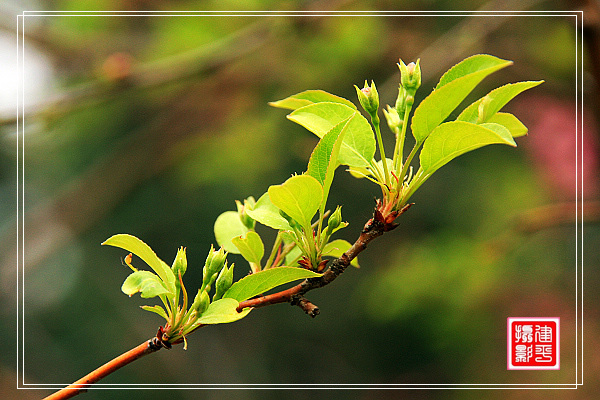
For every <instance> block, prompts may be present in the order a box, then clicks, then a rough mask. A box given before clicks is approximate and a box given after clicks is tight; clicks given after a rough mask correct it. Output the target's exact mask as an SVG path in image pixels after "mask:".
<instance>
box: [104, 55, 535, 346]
mask: <svg viewBox="0 0 600 400" xmlns="http://www.w3.org/2000/svg"><path fill="white" fill-rule="evenodd" d="M511 64H512V62H511V61H507V60H502V59H500V58H497V57H494V56H490V55H475V56H472V57H469V58H467V59H465V60H463V61H461V62H460V63H458V64H457V65H455V66H454V67H452V68H450V69H449V70H448V71H447V72H446V73H445V74H444V75H443V76H442V77H441V79H440V81H439V83H438V84H437V85H436V87H435V88H434V90H433V91H432V92H431V93H430V94H429V95H428V96H427V97H426V98H425V99H424V100H423V101H422V102H421V103H420V104H419V106H418V107H417V108H416V109H415V111H414V113H413V115H412V118H411V117H410V116H411V111H412V107H413V104H414V96H415V93H416V91H417V90H418V89H419V87H420V85H421V70H420V63H419V61H417V62H416V63H410V64H408V65H405V64H404V63H403V62H402V61H401V60H400V63H399V64H398V66H399V68H400V72H401V79H400V84H399V87H398V97H397V99H396V103H395V105H394V107H390V106H387V108H386V109H384V110H383V113H384V116H385V119H386V121H387V125H388V127H389V128H390V130H391V131H392V133H393V134H394V135H395V139H396V142H395V146H394V150H393V152H392V158H387V157H386V156H385V149H384V148H383V141H382V137H381V131H380V119H379V96H378V94H377V89H376V87H375V83H374V82H371V85H368V84H367V83H366V82H365V87H364V88H363V89H359V88H358V87H356V90H357V93H358V99H359V102H360V104H361V105H362V107H363V108H364V109H365V111H366V112H367V113H368V115H369V118H370V121H369V120H367V118H365V117H364V116H363V115H361V113H360V111H359V110H358V107H357V106H356V105H355V104H354V103H352V102H351V101H349V100H346V99H344V98H341V97H339V96H336V95H333V94H331V93H327V92H325V91H322V90H307V91H304V92H301V93H298V94H296V95H293V96H290V97H287V98H285V99H283V100H279V101H276V102H273V103H270V104H271V105H272V106H274V107H279V108H284V109H288V110H291V111H292V112H291V113H290V114H289V115H288V116H287V118H288V119H289V120H291V121H293V122H295V123H297V124H300V125H302V126H304V127H305V128H306V129H308V130H309V131H311V132H312V133H314V134H315V135H316V136H318V137H319V138H320V140H319V142H318V144H317V145H316V147H315V149H314V150H313V152H312V154H311V156H310V159H309V162H308V165H307V168H306V171H305V172H304V173H302V174H299V175H293V176H291V177H290V178H289V179H287V180H286V181H285V182H283V183H281V184H277V185H272V186H270V187H269V188H268V190H267V192H266V193H264V194H263V195H262V196H260V197H259V198H258V200H255V199H254V198H253V197H248V198H247V199H245V200H244V201H243V203H242V202H240V201H236V204H237V210H236V211H225V212H224V213H223V214H221V215H220V216H219V217H218V218H217V220H216V221H215V225H214V233H215V238H216V241H217V243H218V244H219V245H220V246H221V247H220V249H219V250H214V249H213V248H211V250H210V251H209V254H208V256H207V259H206V261H205V264H204V267H203V280H202V282H201V284H200V289H198V292H197V294H196V296H195V297H194V299H193V300H190V299H188V294H187V291H186V289H185V286H184V284H183V279H182V278H183V275H184V274H185V272H186V270H187V258H186V254H185V249H183V248H181V249H180V250H179V251H178V253H177V256H176V257H175V260H174V262H173V264H172V266H171V267H169V266H168V265H167V264H166V263H165V262H163V261H162V260H161V259H160V258H158V256H157V255H156V254H155V253H154V252H153V251H152V249H151V248H150V247H149V246H148V245H147V244H145V243H144V242H142V241H141V240H140V239H138V238H136V237H134V236H131V235H123V234H121V235H115V236H113V237H111V238H109V239H108V240H107V241H106V242H104V243H103V244H106V245H111V246H115V247H119V248H122V249H124V250H127V251H129V252H130V254H129V255H128V256H127V257H126V258H125V262H126V264H127V265H128V266H129V267H130V268H131V269H132V270H133V273H132V274H130V275H129V277H127V279H126V280H125V282H124V283H123V286H122V290H123V292H124V293H125V294H128V295H129V296H131V295H133V294H135V293H138V292H139V293H140V294H141V296H142V297H143V298H152V297H159V298H160V300H161V301H162V306H159V305H155V306H143V307H142V308H143V309H145V310H148V311H151V312H154V313H156V314H158V315H160V316H161V317H163V318H164V319H165V320H166V324H165V326H164V328H161V329H162V338H161V340H162V341H163V343H165V344H168V345H170V344H171V343H178V342H181V341H186V335H188V334H189V333H191V332H192V331H193V330H195V329H197V328H198V327H200V326H203V325H208V324H219V323H228V322H233V321H236V320H239V319H241V318H243V317H245V316H246V315H248V313H249V312H250V311H251V308H250V307H246V308H243V306H241V305H240V303H241V302H243V301H245V300H248V299H251V298H253V297H255V296H258V295H262V294H264V293H265V292H267V291H269V290H271V289H273V288H276V287H279V286H281V285H283V284H286V283H289V282H292V281H296V280H299V279H307V278H315V277H319V276H321V272H323V271H324V270H325V269H326V267H327V263H328V262H329V261H330V258H331V257H333V258H339V257H341V256H342V255H343V254H344V253H346V252H347V251H348V250H349V249H350V248H351V247H352V246H351V244H350V243H349V242H347V241H345V240H342V239H335V240H332V236H333V234H334V233H336V232H337V231H338V230H340V229H342V228H345V227H346V226H347V225H348V224H347V223H345V222H343V220H342V215H341V207H339V206H337V207H336V208H335V210H334V211H333V213H331V212H330V211H328V210H327V200H328V197H329V193H330V190H331V187H332V183H333V178H334V174H335V171H336V169H337V168H338V167H339V166H340V165H344V166H346V167H347V168H348V171H349V172H350V173H352V175H354V176H356V177H359V178H367V179H369V180H371V181H373V182H375V183H376V184H377V185H379V186H380V188H381V190H382V198H381V199H380V200H378V203H377V208H376V212H375V218H376V219H379V222H380V223H382V224H384V226H385V227H386V228H385V229H384V231H385V230H388V229H391V228H393V227H394V226H395V224H394V220H395V218H396V217H397V216H398V215H399V214H400V213H402V212H403V210H405V209H406V207H407V206H408V200H409V199H410V198H411V196H412V195H413V194H414V193H415V191H416V190H417V189H418V188H419V187H420V186H421V185H422V184H423V183H424V182H425V181H426V180H427V179H429V177H431V175H432V174H433V173H435V172H436V171H437V170H438V169H439V168H441V167H442V166H444V165H445V164H447V163H448V162H450V161H451V160H453V159H454V158H456V157H458V156H460V155H461V154H464V153H466V152H469V151H471V150H474V149H477V148H480V147H482V146H486V145H489V144H507V145H510V146H516V143H515V141H514V138H515V137H518V136H522V135H525V134H526V133H527V128H526V127H525V126H524V125H523V124H522V123H521V122H520V121H519V120H518V119H517V117H515V116H514V115H513V114H508V113H503V112H500V110H501V109H502V107H503V106H504V105H505V104H506V103H508V102H509V101H510V100H511V99H512V98H514V97H515V96H517V95H518V94H519V93H521V92H523V91H524V90H527V89H530V88H532V87H534V86H537V85H539V84H540V83H541V82H542V81H528V82H518V83H514V84H508V85H504V86H502V87H499V88H497V89H494V90H492V91H491V92H490V93H488V94H487V95H486V96H484V97H482V98H480V99H479V100H477V101H475V102H473V103H472V104H471V105H469V106H467V107H466V108H465V109H464V110H463V111H462V112H461V113H460V114H459V115H458V117H457V118H456V119H455V120H453V121H448V120H447V119H448V117H449V115H450V114H451V113H452V112H453V111H454V110H455V109H456V108H457V107H458V105H459V104H461V103H462V101H463V100H464V99H465V98H466V97H467V96H468V94H469V93H470V92H471V91H472V90H473V89H474V88H475V87H476V86H477V85H478V84H479V83H480V82H481V81H482V80H483V79H484V78H485V77H486V76H488V75H490V74H491V73H493V72H495V71H498V70H500V69H502V68H505V67H507V66H509V65H511ZM409 120H410V121H409ZM409 126H410V131H411V133H412V135H413V137H414V139H415V144H414V146H413V148H412V149H411V150H410V152H409V153H408V155H407V156H406V157H405V155H404V142H405V138H406V135H407V131H408V127H409ZM377 151H378V152H379V156H380V157H379V159H377V158H376V156H375V154H376V152H377ZM417 154H419V166H418V168H417V170H416V172H413V166H412V165H411V163H412V161H413V159H414V158H415V156H416V155H417ZM257 223H259V224H261V225H264V226H266V227H269V228H272V229H274V230H276V231H277V235H276V237H275V240H274V243H273V245H272V246H271V250H270V253H267V252H266V251H265V244H264V241H263V239H262V238H261V236H260V235H259V233H258V232H257V231H256V224H257ZM228 253H235V254H241V255H242V257H243V258H244V259H245V260H246V261H247V262H248V264H249V268H250V275H248V276H246V277H244V278H242V279H240V280H238V281H237V282H235V283H234V282H233V268H234V265H233V264H232V265H231V266H228V264H227V260H226V258H227V254H228ZM132 254H135V255H137V256H138V257H139V258H140V259H142V260H143V261H144V262H145V263H146V264H147V265H148V266H149V267H150V268H151V269H152V271H145V270H138V269H136V268H135V267H134V266H133V265H132ZM352 264H353V265H355V266H356V267H358V263H357V260H356V258H354V257H353V258H352ZM213 287H214V290H213ZM159 333H161V331H159Z"/></svg>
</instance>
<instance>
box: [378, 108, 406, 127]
mask: <svg viewBox="0 0 600 400" xmlns="http://www.w3.org/2000/svg"><path fill="white" fill-rule="evenodd" d="M383 115H384V116H385V120H386V121H387V124H388V126H389V127H390V129H391V130H392V132H396V131H399V130H400V128H402V123H403V121H402V120H401V119H400V115H399V114H398V111H397V110H396V109H395V108H392V107H390V106H387V107H386V108H384V109H383Z"/></svg>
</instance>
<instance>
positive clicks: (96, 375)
mask: <svg viewBox="0 0 600 400" xmlns="http://www.w3.org/2000/svg"><path fill="white" fill-rule="evenodd" d="M161 348H162V346H161V345H159V344H158V343H157V340H156V338H152V339H150V340H148V341H145V342H144V343H142V344H140V345H139V346H137V347H134V348H133V349H131V350H129V351H128V352H126V353H123V354H121V355H120V356H118V357H117V358H114V359H112V360H111V361H109V362H107V363H106V364H104V365H102V366H101V367H99V368H97V369H95V370H94V371H92V372H90V373H89V374H87V375H86V376H84V377H83V378H81V379H79V380H78V381H76V382H74V383H72V384H71V385H69V386H67V387H65V388H63V389H61V390H59V391H58V392H56V393H54V394H51V395H50V396H48V397H46V398H44V400H64V399H70V398H71V397H74V396H77V395H78V394H79V393H82V392H85V391H87V388H88V387H89V386H90V385H91V384H93V383H96V382H98V381H99V380H100V379H102V378H104V377H106V376H108V375H110V374H112V373H113V372H115V371H116V370H118V369H120V368H121V367H124V366H126V365H127V364H129V363H130V362H133V361H135V360H137V359H138V358H140V357H143V356H145V355H146V354H150V353H154V352H155V351H158V350H160V349H161Z"/></svg>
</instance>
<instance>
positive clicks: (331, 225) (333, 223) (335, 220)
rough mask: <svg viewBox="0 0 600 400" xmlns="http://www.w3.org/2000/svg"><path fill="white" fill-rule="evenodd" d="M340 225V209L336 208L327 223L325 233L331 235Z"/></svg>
mask: <svg viewBox="0 0 600 400" xmlns="http://www.w3.org/2000/svg"><path fill="white" fill-rule="evenodd" d="M341 223H342V207H340V206H337V207H336V209H335V211H334V212H333V214H331V216H330V217H329V220H328V221H327V229H326V231H325V232H326V233H327V234H328V235H331V234H332V233H333V232H334V231H335V230H336V229H337V227H339V226H340V225H341Z"/></svg>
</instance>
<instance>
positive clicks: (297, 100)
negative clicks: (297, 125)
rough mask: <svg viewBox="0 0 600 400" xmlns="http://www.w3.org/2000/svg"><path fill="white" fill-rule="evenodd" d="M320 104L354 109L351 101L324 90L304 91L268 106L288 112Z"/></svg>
mask: <svg viewBox="0 0 600 400" xmlns="http://www.w3.org/2000/svg"><path fill="white" fill-rule="evenodd" d="M322 102H330V103H340V104H344V105H346V106H348V107H352V108H354V109H356V106H355V105H354V103H352V102H351V101H349V100H346V99H344V98H343V97H339V96H336V95H334V94H331V93H327V92H326V91H324V90H306V91H304V92H301V93H298V94H295V95H293V96H290V97H287V98H285V99H283V100H279V101H273V102H270V103H269V105H270V106H273V107H279V108H286V109H288V110H297V109H298V108H301V107H304V106H308V105H310V104H314V103H322Z"/></svg>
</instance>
